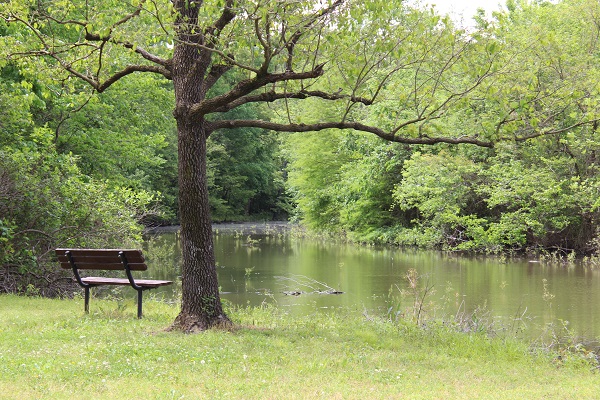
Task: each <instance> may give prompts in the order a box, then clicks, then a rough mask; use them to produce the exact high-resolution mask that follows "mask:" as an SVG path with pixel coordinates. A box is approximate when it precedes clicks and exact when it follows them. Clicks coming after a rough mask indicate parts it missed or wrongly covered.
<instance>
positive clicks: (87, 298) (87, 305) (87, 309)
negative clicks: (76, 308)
mask: <svg viewBox="0 0 600 400" xmlns="http://www.w3.org/2000/svg"><path fill="white" fill-rule="evenodd" d="M84 290H85V305H84V310H85V313H86V314H89V313H90V287H89V286H86V287H84Z"/></svg>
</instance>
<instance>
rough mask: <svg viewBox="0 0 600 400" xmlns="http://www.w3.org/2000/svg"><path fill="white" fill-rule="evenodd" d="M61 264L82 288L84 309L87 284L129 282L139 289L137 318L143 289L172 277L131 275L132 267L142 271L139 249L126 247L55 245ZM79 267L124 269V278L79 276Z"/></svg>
mask: <svg viewBox="0 0 600 400" xmlns="http://www.w3.org/2000/svg"><path fill="white" fill-rule="evenodd" d="M55 251H56V255H57V257H58V261H59V262H60V266H61V267H62V268H65V269H70V270H72V271H73V275H75V279H76V280H77V283H79V285H80V286H81V287H83V288H84V290H85V312H86V313H89V312H90V288H92V287H95V286H102V285H118V286H127V285H129V286H131V287H132V288H134V289H135V290H137V292H138V298H137V306H138V318H142V293H143V291H144V290H149V289H155V288H157V287H159V286H165V285H170V284H172V283H173V282H172V281H159V280H150V279H134V278H133V276H132V274H131V271H145V270H147V269H148V266H147V265H146V263H145V262H144V261H145V260H144V256H143V255H142V251H141V250H125V249H56V250H55ZM80 270H103V271H124V272H125V275H126V276H127V277H126V278H105V277H100V276H86V277H82V276H81V275H80V274H79V271H80Z"/></svg>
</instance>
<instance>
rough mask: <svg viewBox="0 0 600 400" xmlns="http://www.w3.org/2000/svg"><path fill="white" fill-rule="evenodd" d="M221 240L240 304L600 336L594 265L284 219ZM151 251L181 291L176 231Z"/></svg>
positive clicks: (230, 291)
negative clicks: (356, 240) (325, 236)
mask: <svg viewBox="0 0 600 400" xmlns="http://www.w3.org/2000/svg"><path fill="white" fill-rule="evenodd" d="M214 238H215V252H216V259H217V271H218V276H219V284H220V287H221V292H222V298H223V299H224V300H225V301H229V302H231V303H233V304H236V305H254V306H256V305H261V304H273V305H276V306H278V307H285V309H287V310H289V312H290V313H302V314H307V313H311V312H315V311H316V310H336V309H339V308H345V309H347V308H352V309H356V310H357V311H359V312H362V313H364V314H366V315H372V316H382V315H383V316H388V317H391V318H395V317H396V315H398V314H399V313H404V314H408V315H420V316H428V317H431V316H437V317H444V318H446V319H459V320H465V321H467V320H471V321H474V320H477V321H480V324H481V327H482V328H485V327H489V326H492V328H493V329H502V327H503V328H505V329H510V330H511V331H514V333H518V332H521V331H522V332H525V333H524V334H526V335H528V336H529V337H530V338H534V339H535V338H537V337H541V336H546V337H545V338H544V339H547V337H548V336H552V333H549V332H550V329H549V328H550V327H553V331H554V332H556V333H557V334H559V335H560V336H564V335H565V334H566V333H569V334H572V335H575V336H576V337H577V338H578V339H581V338H585V339H586V340H594V341H595V338H597V337H599V336H600V313H598V312H597V311H596V310H597V305H598V304H600V270H598V269H596V268H590V267H584V266H581V265H570V266H565V265H556V264H552V265H548V264H544V263H541V262H539V261H537V260H527V259H519V260H509V261H506V260H501V259H498V258H489V257H488V258H484V257H481V258H478V257H461V256H453V255H448V254H444V253H441V252H431V251H416V250H403V249H398V248H390V247H365V246H358V245H350V244H340V243H333V242H330V241H319V240H314V239H306V238H299V237H295V235H293V234H290V233H289V232H288V231H287V230H286V229H285V226H284V225H268V226H267V225H228V226H218V225H217V226H215V236H214ZM145 253H146V255H147V258H148V264H149V266H150V269H149V275H148V277H151V278H155V279H170V280H175V281H178V283H179V285H172V286H169V287H164V288H161V289H160V290H162V292H161V294H162V295H163V296H165V297H170V298H175V297H177V296H178V293H179V291H180V278H179V274H180V272H179V270H180V267H179V263H180V256H179V243H178V234H177V232H175V231H173V232H167V233H161V234H157V235H152V236H151V238H150V240H149V241H148V243H147V245H146V248H145ZM411 274H412V275H411ZM407 275H411V276H412V277H413V282H414V285H413V286H412V287H411V282H410V280H409V279H407ZM415 277H416V278H417V279H416V281H415V279H414V278H415ZM415 299H417V300H416V301H415ZM492 323H493V324H492ZM565 328H567V329H565Z"/></svg>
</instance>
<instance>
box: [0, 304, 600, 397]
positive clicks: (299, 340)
mask: <svg viewBox="0 0 600 400" xmlns="http://www.w3.org/2000/svg"><path fill="white" fill-rule="evenodd" d="M91 311H92V313H91V314H90V315H84V314H83V301H82V300H81V299H76V300H49V299H42V298H32V297H17V296H7V295H2V296H0V322H1V324H0V399H46V398H48V399H79V398H82V399H83V398H92V399H112V398H115V399H121V398H123V399H126V398H127V399H180V398H186V399H200V398H201V399H221V398H222V399H286V400H289V399H403V398H406V399H586V398H587V399H597V398H599V396H600V373H599V371H598V370H597V368H596V367H595V366H594V365H593V364H592V363H591V362H588V361H586V358H585V357H583V356H581V355H563V356H562V357H561V358H560V359H559V358H558V357H557V354H553V353H549V352H542V351H533V350H532V349H531V348H530V347H529V346H528V345H527V344H526V343H523V342H517V341H513V340H503V339H489V338H487V337H486V336H484V335H480V334H472V335H467V334H461V333H455V332H452V331H450V330H448V329H445V328H443V327H433V328H430V329H420V328H417V327H415V326H414V325H411V324H408V323H404V322H401V323H390V322H385V321H380V320H368V319H367V318H365V317H364V316H361V315H360V313H357V312H352V311H348V312H347V313H346V314H345V315H340V314H337V315H335V316H333V315H328V314H323V313H318V314H317V313H315V314H314V315H310V316H306V317H291V316H289V315H287V314H286V313H285V312H283V311H281V310H277V309H274V308H267V309H261V308H249V309H239V310H230V311H229V314H230V316H231V318H232V319H233V320H234V321H235V322H236V323H237V324H239V326H240V328H239V329H236V330H235V331H232V332H228V331H209V332H205V333H201V334H196V335H184V334H180V333H167V332H164V328H166V327H167V326H168V325H169V323H170V322H171V321H172V320H173V319H174V317H175V315H176V314H177V307H175V306H172V305H168V304H164V303H161V302H157V301H151V300H146V301H145V302H144V312H145V316H144V319H142V320H138V319H137V318H136V317H135V316H136V309H135V304H134V303H133V302H132V303H126V304H125V306H123V303H120V302H117V301H103V300H97V299H92V302H91Z"/></svg>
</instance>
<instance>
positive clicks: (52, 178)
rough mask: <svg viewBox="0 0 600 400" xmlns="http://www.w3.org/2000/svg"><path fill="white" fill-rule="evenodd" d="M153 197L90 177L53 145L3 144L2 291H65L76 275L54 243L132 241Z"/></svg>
mask: <svg viewBox="0 0 600 400" xmlns="http://www.w3.org/2000/svg"><path fill="white" fill-rule="evenodd" d="M40 130H41V131H42V132H39V133H40V134H44V132H43V130H44V129H43V128H40ZM154 202H155V199H154V197H153V195H152V194H149V193H147V192H144V191H138V192H134V191H132V190H130V189H126V188H114V187H111V186H109V185H108V184H107V183H105V182H99V181H95V180H93V179H90V178H88V177H87V176H85V175H83V174H81V172H80V171H79V169H78V167H77V166H76V159H75V158H74V157H72V156H69V155H59V154H57V153H56V152H55V151H53V150H52V147H51V146H43V147H38V146H29V147H27V146H24V147H22V148H21V149H20V150H17V151H15V150H10V151H8V149H4V150H0V245H1V246H0V263H1V267H2V270H1V271H0V292H10V293H23V292H28V293H39V294H42V295H49V296H54V295H59V294H61V293H62V292H64V289H66V288H67V287H69V286H70V283H71V278H70V277H68V278H67V277H66V276H65V275H64V274H62V273H61V272H60V271H57V270H58V267H57V264H56V263H55V262H54V254H53V251H52V250H53V249H54V248H56V247H109V246H119V247H120V246H133V245H135V244H136V243H139V242H140V241H141V234H142V226H141V225H140V223H139V222H140V220H141V219H142V218H144V217H145V216H147V215H148V214H149V213H152V212H153V210H152V208H151V207H152V205H153V204H154Z"/></svg>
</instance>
